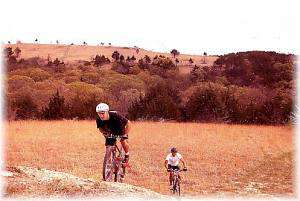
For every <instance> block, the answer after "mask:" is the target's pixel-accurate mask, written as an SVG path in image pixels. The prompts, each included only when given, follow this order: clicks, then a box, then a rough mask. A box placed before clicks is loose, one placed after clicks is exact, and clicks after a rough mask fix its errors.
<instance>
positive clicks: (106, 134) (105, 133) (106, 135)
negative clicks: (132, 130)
mask: <svg viewBox="0 0 300 201" xmlns="http://www.w3.org/2000/svg"><path fill="white" fill-rule="evenodd" d="M102 134H103V136H104V137H108V136H109V135H110V133H109V132H102Z"/></svg>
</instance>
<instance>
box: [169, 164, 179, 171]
mask: <svg viewBox="0 0 300 201" xmlns="http://www.w3.org/2000/svg"><path fill="white" fill-rule="evenodd" d="M168 169H172V170H179V169H180V168H179V166H178V165H177V166H173V165H170V164H168Z"/></svg>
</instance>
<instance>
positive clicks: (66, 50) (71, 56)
mask: <svg viewBox="0 0 300 201" xmlns="http://www.w3.org/2000/svg"><path fill="white" fill-rule="evenodd" d="M6 46H11V47H12V48H13V49H15V48H16V47H19V48H20V49H21V51H22V52H21V58H24V59H28V58H31V57H37V56H38V57H41V58H44V59H47V57H48V55H49V56H50V57H51V58H52V59H55V58H56V57H57V58H59V59H60V60H63V61H65V62H70V63H72V62H76V61H78V60H88V61H89V60H90V59H91V57H94V56H95V55H96V54H101V55H104V56H106V57H108V58H109V59H112V58H111V55H112V53H113V52H114V51H118V52H119V53H120V54H123V55H124V56H125V58H126V57H127V56H130V57H131V56H132V55H134V56H135V57H136V58H137V60H138V59H140V58H143V57H144V56H145V55H148V56H149V57H151V59H152V58H153V57H155V55H164V56H167V57H171V58H172V57H173V56H172V55H171V54H170V53H160V52H154V51H150V50H145V49H142V48H140V49H139V50H140V51H139V53H138V54H137V53H136V50H135V49H134V48H131V47H116V46H91V45H88V46H83V45H54V44H30V43H21V44H12V45H6ZM170 51H171V50H170ZM178 51H180V50H178ZM177 58H178V59H179V61H180V63H179V65H182V66H188V60H189V59H190V58H192V59H193V60H194V62H195V63H194V64H197V65H203V64H202V62H203V58H204V57H203V56H200V55H188V54H180V55H178V56H177ZM217 58H218V57H217V56H206V57H205V61H206V64H205V65H209V66H211V65H212V64H213V62H214V61H215V60H216V59H217Z"/></svg>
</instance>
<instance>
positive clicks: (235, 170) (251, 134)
mask: <svg viewBox="0 0 300 201" xmlns="http://www.w3.org/2000/svg"><path fill="white" fill-rule="evenodd" d="M5 142H6V146H5V157H6V166H18V165H25V166H33V167H41V168H47V169H51V170H57V171H64V172H67V173H71V174H74V175H76V176H79V177H84V178H93V179H95V180H101V178H102V175H101V169H102V161H103V155H104V151H105V148H104V139H103V137H102V136H101V135H100V134H99V132H98V131H97V129H96V124H95V121H16V122H7V123H6V133H5ZM129 142H130V164H131V168H130V169H129V170H128V174H127V175H126V182H127V183H130V184H134V185H138V186H142V187H146V188H149V189H152V190H154V191H157V192H160V193H164V194H168V193H169V189H168V176H167V175H168V174H167V172H166V171H165V169H164V167H163V163H164V159H165V156H166V155H167V154H168V152H169V148H170V147H173V146H176V147H177V148H178V150H179V152H180V153H181V154H182V155H183V157H184V159H185V161H186V162H187V167H188V172H184V173H183V174H182V175H183V182H182V188H183V192H184V193H185V194H190V195H199V194H207V193H216V192H221V191H226V192H234V193H236V192H238V191H242V190H243V188H244V186H245V185H247V182H248V183H249V182H251V180H252V179H253V178H256V177H260V178H265V181H266V182H267V183H268V184H267V185H268V186H269V187H268V188H265V191H264V192H266V193H268V192H270V193H280V194H289V193H293V178H292V170H293V162H292V160H293V152H294V145H293V128H291V127H285V126H248V125H247V126H243V125H226V124H200V123H157V122H156V123H154V122H134V123H133V128H132V132H131V133H130V135H129ZM285 154H289V155H290V156H291V157H284V160H283V159H282V158H280V157H281V156H284V155H285ZM269 159H270V160H271V159H272V161H273V163H272V164H279V166H280V167H284V168H280V167H279V168H277V169H276V170H277V171H276V172H275V171H269V172H267V173H266V172H265V171H256V170H257V167H260V166H261V165H262V164H264V162H266V161H267V160H269ZM273 159H274V160H275V159H276V160H279V161H281V162H280V163H275V162H274V160H273ZM252 170H253V171H252ZM254 170H255V171H254ZM251 171H252V173H251V174H250V172H251ZM278 171H281V173H279V174H280V175H284V176H278ZM253 174H254V175H253ZM250 175H251V176H250ZM270 178H271V179H270ZM272 178H273V179H272ZM278 179H279V180H280V179H281V180H285V181H284V182H285V183H286V185H285V186H284V188H282V189H284V190H282V189H281V190H278V189H279V188H280V186H279V188H278V185H280V181H279V183H278ZM262 180H264V179H262ZM275 180H276V181H275ZM237 183H238V184H240V185H236V184H237ZM272 186H273V187H274V188H272ZM275 186H276V188H275ZM268 189H270V190H269V191H268ZM276 189H277V190H276Z"/></svg>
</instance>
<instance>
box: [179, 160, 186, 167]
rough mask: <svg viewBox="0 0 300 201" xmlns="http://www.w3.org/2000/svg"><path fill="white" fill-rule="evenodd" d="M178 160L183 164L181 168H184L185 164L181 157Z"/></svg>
mask: <svg viewBox="0 0 300 201" xmlns="http://www.w3.org/2000/svg"><path fill="white" fill-rule="evenodd" d="M180 161H181V163H182V164H183V168H186V165H185V162H184V160H183V158H181V159H180Z"/></svg>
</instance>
